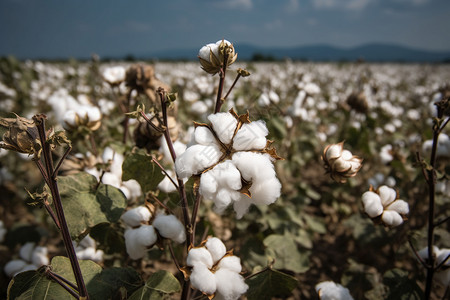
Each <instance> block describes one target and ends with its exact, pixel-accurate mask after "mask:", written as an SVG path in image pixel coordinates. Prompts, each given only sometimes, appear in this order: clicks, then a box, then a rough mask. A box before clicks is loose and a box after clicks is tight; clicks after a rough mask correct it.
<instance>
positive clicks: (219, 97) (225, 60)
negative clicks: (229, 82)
mask: <svg viewBox="0 0 450 300" xmlns="http://www.w3.org/2000/svg"><path fill="white" fill-rule="evenodd" d="M227 64H228V53H225V54H224V57H223V63H222V68H221V69H220V71H219V78H220V79H219V88H218V90H217V98H216V107H215V109H214V113H218V112H219V111H220V108H221V107H222V104H223V99H222V93H223V85H224V83H225V74H226V71H227Z"/></svg>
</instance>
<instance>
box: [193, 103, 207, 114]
mask: <svg viewBox="0 0 450 300" xmlns="http://www.w3.org/2000/svg"><path fill="white" fill-rule="evenodd" d="M191 112H192V113H194V114H196V115H203V114H206V113H207V112H208V105H206V103H205V102H203V101H196V102H194V103H193V104H192V105H191Z"/></svg>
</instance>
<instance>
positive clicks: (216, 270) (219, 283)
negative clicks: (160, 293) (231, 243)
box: [185, 237, 248, 300]
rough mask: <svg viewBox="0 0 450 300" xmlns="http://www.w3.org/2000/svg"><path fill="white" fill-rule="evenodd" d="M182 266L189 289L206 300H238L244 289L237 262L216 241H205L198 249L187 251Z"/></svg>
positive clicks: (211, 239)
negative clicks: (190, 286)
mask: <svg viewBox="0 0 450 300" xmlns="http://www.w3.org/2000/svg"><path fill="white" fill-rule="evenodd" d="M186 264H187V266H188V267H187V268H186V269H185V274H188V277H189V279H190V282H191V285H192V287H194V288H195V289H197V290H199V291H201V292H202V293H203V294H205V295H207V296H208V297H209V298H211V297H213V296H214V299H227V300H234V299H239V297H240V296H241V295H243V294H244V293H245V292H246V291H247V289H248V285H247V284H246V283H245V281H244V278H243V277H242V275H241V274H240V272H241V271H242V266H241V260H240V258H239V257H237V256H234V255H233V254H232V251H227V250H226V247H225V245H224V244H223V242H222V241H221V240H220V239H218V238H216V237H209V238H208V239H207V240H206V241H204V242H203V243H202V244H201V245H200V246H199V247H194V248H191V249H190V250H189V252H188V256H187V258H186Z"/></svg>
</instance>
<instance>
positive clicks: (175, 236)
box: [152, 213, 186, 244]
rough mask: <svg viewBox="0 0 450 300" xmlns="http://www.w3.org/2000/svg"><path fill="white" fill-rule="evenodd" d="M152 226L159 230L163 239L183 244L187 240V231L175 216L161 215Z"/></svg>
mask: <svg viewBox="0 0 450 300" xmlns="http://www.w3.org/2000/svg"><path fill="white" fill-rule="evenodd" d="M152 225H153V226H154V227H155V228H156V230H158V232H159V234H160V235H161V236H162V237H165V238H168V239H171V240H174V241H175V242H177V243H179V244H181V243H183V242H184V241H185V240H186V231H185V229H184V226H183V224H182V223H181V222H180V220H178V219H177V217H175V216H174V215H166V214H164V213H159V214H158V215H157V216H156V217H155V220H154V221H153V223H152Z"/></svg>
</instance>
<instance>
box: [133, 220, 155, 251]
mask: <svg viewBox="0 0 450 300" xmlns="http://www.w3.org/2000/svg"><path fill="white" fill-rule="evenodd" d="M136 231H137V234H136V239H137V241H138V242H139V243H140V244H141V245H143V246H146V247H149V246H152V245H153V244H154V243H156V240H157V239H158V237H157V235H156V232H155V228H154V227H153V226H152V225H141V227H139V228H137V229H136Z"/></svg>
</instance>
